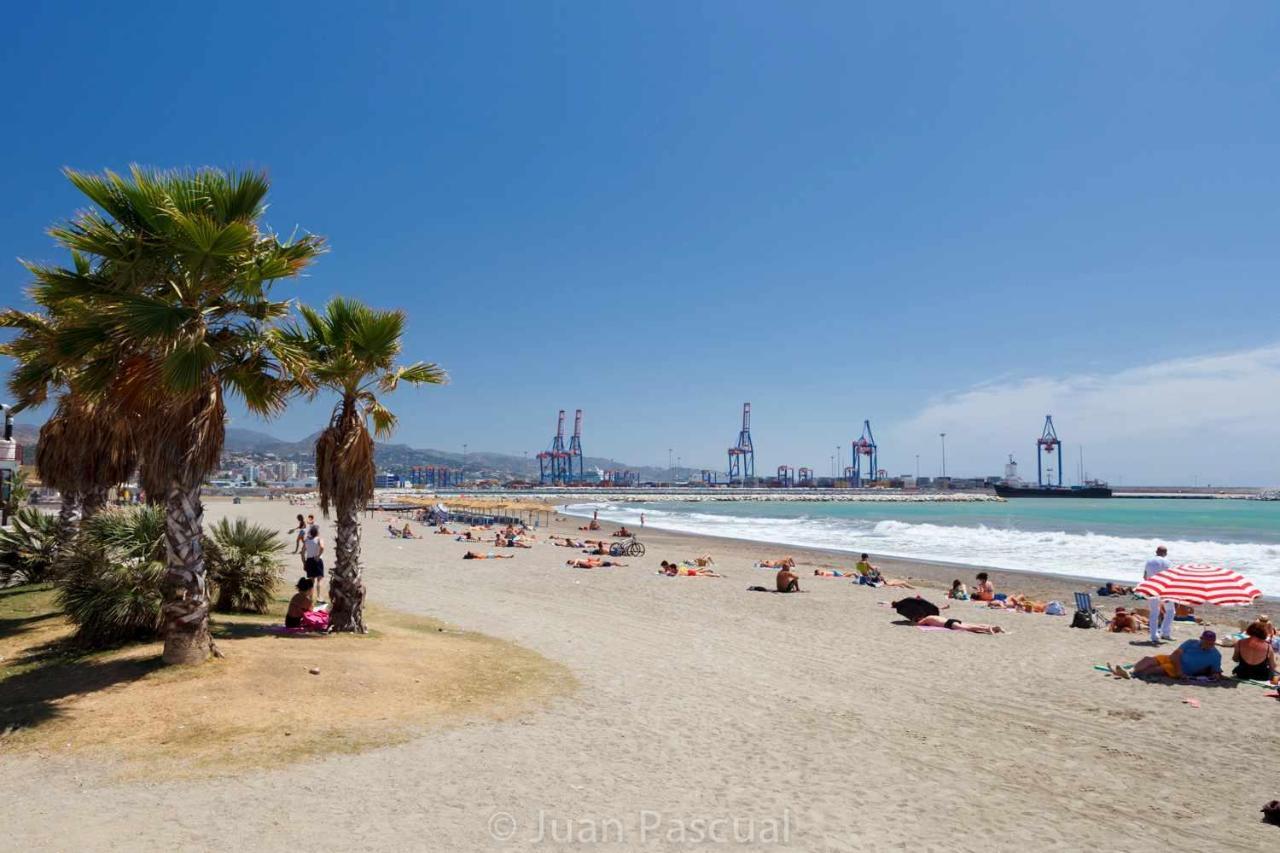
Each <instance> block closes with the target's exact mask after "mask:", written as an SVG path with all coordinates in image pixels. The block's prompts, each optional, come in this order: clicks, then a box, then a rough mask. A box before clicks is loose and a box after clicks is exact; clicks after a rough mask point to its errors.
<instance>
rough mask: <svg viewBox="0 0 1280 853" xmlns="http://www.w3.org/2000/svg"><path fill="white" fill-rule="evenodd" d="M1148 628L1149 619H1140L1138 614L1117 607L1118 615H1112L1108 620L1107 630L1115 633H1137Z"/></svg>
mask: <svg viewBox="0 0 1280 853" xmlns="http://www.w3.org/2000/svg"><path fill="white" fill-rule="evenodd" d="M1146 629H1147V621H1146V620H1145V619H1140V618H1139V617H1138V614H1136V613H1133V612H1132V611H1129V610H1125V609H1124V608H1123V607H1117V608H1116V615H1115V616H1112V617H1111V620H1110V621H1109V622H1107V630H1108V631H1110V632H1111V633H1113V634H1137V633H1139V632H1140V631H1145V630H1146Z"/></svg>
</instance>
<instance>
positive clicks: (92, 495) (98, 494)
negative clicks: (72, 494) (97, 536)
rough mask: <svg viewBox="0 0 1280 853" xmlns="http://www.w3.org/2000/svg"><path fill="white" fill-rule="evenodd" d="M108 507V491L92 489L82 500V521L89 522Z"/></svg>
mask: <svg viewBox="0 0 1280 853" xmlns="http://www.w3.org/2000/svg"><path fill="white" fill-rule="evenodd" d="M106 505H107V490H106V489H100V488H96V487H95V488H92V489H90V490H89V491H87V492H85V493H84V494H83V495H82V496H81V498H80V516H81V520H83V521H88V520H89V519H91V518H93V517H94V516H95V515H97V514H98V513H99V512H101V510H102V508H103V507H104V506H106Z"/></svg>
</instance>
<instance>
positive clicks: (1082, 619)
mask: <svg viewBox="0 0 1280 853" xmlns="http://www.w3.org/2000/svg"><path fill="white" fill-rule="evenodd" d="M1071 627H1072V628H1092V627H1093V614H1092V613H1085V612H1084V611H1083V610H1077V611H1076V615H1075V616H1072V617H1071Z"/></svg>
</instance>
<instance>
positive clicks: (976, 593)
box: [973, 572, 996, 601]
mask: <svg viewBox="0 0 1280 853" xmlns="http://www.w3.org/2000/svg"><path fill="white" fill-rule="evenodd" d="M977 580H978V582H977V583H976V584H975V585H974V587H973V600H974V601H995V598H996V588H995V587H994V586H992V585H991V580H990V578H988V577H987V573H986V572H978V578H977Z"/></svg>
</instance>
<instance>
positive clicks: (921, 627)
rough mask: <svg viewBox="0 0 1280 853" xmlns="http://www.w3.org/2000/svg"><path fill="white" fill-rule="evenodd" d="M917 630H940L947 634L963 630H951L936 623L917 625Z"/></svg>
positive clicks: (958, 632)
mask: <svg viewBox="0 0 1280 853" xmlns="http://www.w3.org/2000/svg"><path fill="white" fill-rule="evenodd" d="M916 630H917V631H942V632H944V633H947V634H961V633H964V632H963V631H952V630H951V629H950V628H940V627H938V626H937V625H917V626H916Z"/></svg>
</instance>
